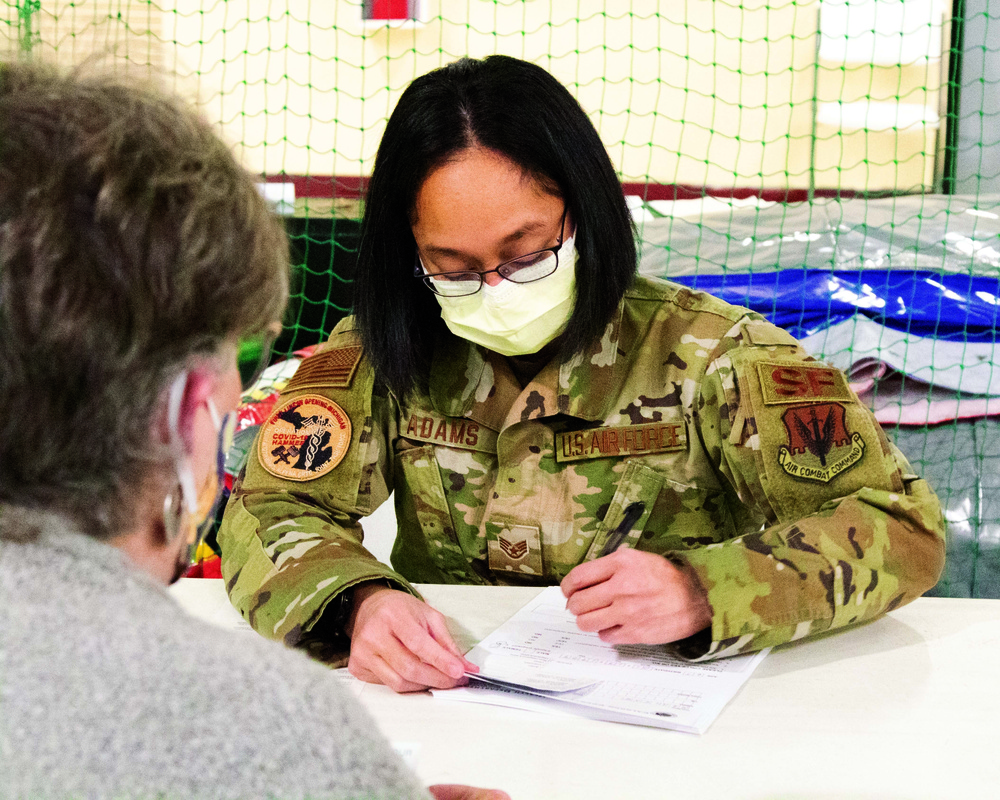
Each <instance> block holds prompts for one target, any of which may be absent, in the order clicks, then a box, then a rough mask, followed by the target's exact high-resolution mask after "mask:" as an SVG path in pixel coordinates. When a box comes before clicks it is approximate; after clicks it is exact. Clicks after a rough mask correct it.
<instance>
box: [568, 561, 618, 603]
mask: <svg viewBox="0 0 1000 800" xmlns="http://www.w3.org/2000/svg"><path fill="white" fill-rule="evenodd" d="M616 567H617V559H616V558H615V556H614V555H613V554H612V555H610V556H604V557H603V558H597V559H595V560H593V561H587V562H585V563H583V564H579V565H578V566H575V567H573V569H571V570H570V571H569V574H568V575H567V576H566V577H565V578H563V579H562V583H560V584H559V588H560V589H562V593H563V596H564V597H566V598H570V597H572V596H573V594H574V592H578V591H580V590H581V589H585V588H587V587H588V586H593V585H594V584H597V583H603V582H604V581H606V580H608V579H609V578H610V577H611V576H612V575H614V573H615V571H616Z"/></svg>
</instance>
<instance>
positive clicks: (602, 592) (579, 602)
mask: <svg viewBox="0 0 1000 800" xmlns="http://www.w3.org/2000/svg"><path fill="white" fill-rule="evenodd" d="M617 597H618V595H617V593H616V592H615V590H614V587H613V586H612V584H611V582H610V581H604V583H598V584H596V585H594V586H588V587H587V588H586V589H580V590H578V591H576V592H574V593H573V596H572V597H570V598H569V600H567V601H566V608H567V610H568V611H569V612H570V613H572V614H574V615H576V616H580V615H581V614H589V613H591V612H593V611H597V610H599V609H602V608H607V607H608V606H610V605H611V604H612V603H613V602H614V601H615V600H616V598H617Z"/></svg>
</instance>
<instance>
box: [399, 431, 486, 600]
mask: <svg viewBox="0 0 1000 800" xmlns="http://www.w3.org/2000/svg"><path fill="white" fill-rule="evenodd" d="M397 458H398V459H399V464H400V467H401V468H402V470H403V475H404V476H405V480H406V486H407V489H408V491H409V492H410V494H411V496H412V501H413V509H414V515H415V516H416V519H417V524H419V525H420V531H421V533H422V534H423V538H424V541H425V543H426V547H427V555H428V556H429V557H430V559H431V561H433V562H434V564H435V566H437V567H438V569H440V570H441V571H442V572H445V573H447V574H449V575H450V576H452V577H453V578H455V579H456V580H457V581H459V582H462V583H481V582H482V581H481V579H480V578H479V577H478V575H477V574H476V573H475V571H474V570H473V568H472V565H471V563H470V560H469V558H468V556H466V554H465V552H464V551H463V550H462V548H461V546H460V545H459V543H458V537H457V535H456V534H455V526H454V525H453V523H452V519H451V509H450V508H449V507H448V500H447V498H446V497H445V493H444V486H443V484H442V483H441V472H440V470H439V469H438V464H437V460H436V459H435V456H434V447H432V446H426V447H415V448H411V449H409V450H404V451H402V452H400V453H398V454H397Z"/></svg>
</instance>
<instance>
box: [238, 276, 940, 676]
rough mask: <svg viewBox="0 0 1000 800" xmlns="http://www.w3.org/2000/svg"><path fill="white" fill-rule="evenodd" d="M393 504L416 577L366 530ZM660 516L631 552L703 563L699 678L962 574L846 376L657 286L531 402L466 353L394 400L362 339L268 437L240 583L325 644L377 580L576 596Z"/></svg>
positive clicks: (495, 362) (282, 625) (251, 494)
mask: <svg viewBox="0 0 1000 800" xmlns="http://www.w3.org/2000/svg"><path fill="white" fill-rule="evenodd" d="M283 409H284V410H283ZM303 454H305V455H303ZM304 459H305V460H304ZM334 464H335V465H334ZM392 491H395V503H396V516H397V520H398V527H399V532H398V535H397V538H396V542H395V546H394V548H393V552H392V562H393V564H394V566H395V568H396V569H397V570H398V573H396V572H394V571H392V570H391V569H390V568H389V567H387V566H385V565H382V564H380V563H378V562H377V561H375V560H374V559H373V558H372V557H371V556H370V555H369V554H368V553H367V551H365V549H364V548H363V547H362V545H361V538H362V534H361V528H360V526H359V524H358V520H359V518H361V517H363V516H365V515H366V514H368V513H370V512H371V511H372V510H374V509H375V508H376V507H377V506H378V505H379V504H380V503H382V502H383V501H384V500H386V498H387V497H388V496H389V493H390V492H392ZM637 502H640V503H642V504H643V505H642V509H643V510H642V513H641V516H639V518H638V520H637V521H636V522H635V524H634V525H633V526H632V528H631V530H630V531H629V533H628V535H627V538H626V539H625V541H624V544H623V545H622V546H629V547H635V548H638V549H641V550H648V551H651V552H655V553H662V554H665V555H667V556H668V557H669V558H671V559H672V560H674V561H675V562H676V563H678V564H681V565H688V566H689V567H690V568H691V569H692V570H693V571H694V574H695V575H696V576H697V578H698V580H699V581H700V582H701V585H702V587H703V588H704V589H705V590H706V591H707V593H708V599H709V602H710V604H711V607H712V612H713V613H712V626H711V631H710V634H711V635H710V637H709V636H708V634H707V633H704V634H703V635H702V636H701V637H699V639H698V641H697V646H696V647H690V646H689V647H688V648H687V652H686V655H688V656H689V657H704V658H709V657H716V656H720V655H731V654H735V653H739V652H744V651H749V650H753V649H757V648H761V647H765V646H768V645H774V644H779V643H781V642H787V641H790V640H793V639H800V638H803V637H805V636H809V635H811V634H815V633H818V632H820V631H824V630H828V629H832V628H837V627H841V626H844V625H848V624H851V623H854V622H858V621H861V620H866V619H871V618H873V617H876V616H878V615H879V614H882V613H883V612H885V611H888V610H891V609H893V608H896V607H897V606H899V605H902V604H903V603H906V602H909V601H911V600H913V599H914V598H916V597H917V596H919V595H920V594H921V593H922V592H924V591H926V590H927V589H928V588H930V587H931V586H933V585H934V583H935V582H936V580H937V578H938V575H939V573H940V570H941V568H942V563H943V558H944V534H943V522H942V518H941V512H940V508H939V505H938V501H937V498H936V497H935V496H934V494H933V492H932V491H931V490H930V488H929V487H928V486H927V484H926V483H925V482H924V481H922V480H920V479H918V478H917V476H915V475H913V474H912V470H911V468H910V466H909V465H908V463H907V462H906V460H905V458H904V457H903V456H902V454H900V453H899V451H898V450H897V449H896V448H895V447H894V446H893V445H891V444H890V443H889V442H888V441H887V439H886V437H885V435H884V434H883V433H882V431H881V429H880V428H879V427H878V424H877V423H876V422H875V421H874V419H873V418H872V415H871V414H870V413H869V411H868V410H867V409H866V408H864V407H863V406H861V405H860V404H859V403H858V402H857V399H856V398H855V396H854V394H853V393H852V392H851V390H850V389H849V387H848V386H847V384H846V381H845V379H844V377H843V375H842V374H841V373H840V372H838V371H836V370H833V369H831V368H830V367H827V366H826V365H824V364H822V363H820V362H817V361H814V360H813V359H811V358H810V357H809V356H808V355H807V354H806V353H805V352H804V351H803V350H802V349H801V347H800V346H799V345H798V344H797V343H796V341H795V340H794V339H793V338H792V337H791V336H789V335H788V334H787V333H785V332H784V331H782V330H780V329H778V328H776V327H774V326H773V325H771V324H770V323H768V322H767V321H766V320H763V319H762V318H761V317H760V316H759V315H757V314H754V313H751V312H748V311H746V309H740V308H734V307H732V306H729V305H727V304H725V303H723V302H722V301H720V300H717V299H715V298H712V297H710V296H708V295H705V294H702V293H699V292H693V291H690V290H688V289H686V288H683V287H679V286H676V285H673V284H669V283H665V282H662V281H653V280H647V279H643V278H640V279H638V280H637V281H636V283H635V285H634V286H633V288H632V289H631V290H630V291H629V292H628V293H627V294H626V297H625V299H624V300H623V302H622V304H621V306H620V312H619V314H618V315H617V316H616V318H615V319H614V321H613V322H612V323H611V324H609V325H608V327H607V330H606V332H605V335H604V336H603V337H602V338H601V339H600V340H599V341H596V342H594V344H593V346H592V347H591V348H590V349H589V350H588V351H587V352H586V353H585V354H584V355H582V356H578V357H576V358H574V359H573V360H571V361H569V362H566V363H560V362H559V361H558V360H556V361H553V362H552V363H550V364H548V365H547V366H546V367H545V368H544V369H542V370H541V372H540V373H539V374H538V375H537V376H536V378H535V379H534V380H533V381H532V382H531V383H530V384H529V385H528V386H527V387H526V388H525V389H524V390H522V389H521V387H520V385H519V384H518V383H517V381H516V380H515V379H514V377H513V375H512V373H511V371H510V369H509V367H508V365H507V362H506V361H505V360H504V359H503V358H501V357H499V356H497V355H496V354H494V353H491V352H487V351H484V350H482V349H480V348H478V347H476V346H473V345H471V344H469V343H468V342H466V341H464V340H461V339H459V338H456V337H453V336H450V335H445V336H444V337H443V338H442V339H441V341H440V342H439V344H438V347H437V349H436V351H435V355H434V360H433V366H432V370H431V375H430V380H429V388H428V390H427V391H426V392H422V393H418V394H416V396H414V397H413V398H412V399H411V400H409V401H408V402H407V403H406V404H404V405H400V404H399V402H398V401H397V400H396V399H395V398H394V397H392V396H389V395H385V394H374V395H373V392H372V372H371V370H370V368H369V367H368V366H367V363H366V361H365V359H364V358H363V357H362V354H361V352H360V347H359V345H358V337H357V335H356V333H355V332H354V330H353V329H352V320H351V319H350V318H348V319H346V320H344V321H343V322H342V323H341V324H340V325H339V326H338V327H337V329H336V331H335V332H334V333H333V335H332V336H331V338H330V341H329V343H328V344H327V345H326V347H325V349H324V350H323V351H322V352H321V353H319V354H317V355H315V356H313V358H312V359H309V360H307V361H305V362H303V364H302V366H301V367H300V368H299V372H298V373H297V374H296V376H295V378H294V379H293V381H292V382H291V383H290V384H289V386H288V388H287V389H286V390H285V393H284V394H283V396H282V399H281V402H280V403H279V406H278V407H277V410H276V412H275V415H273V416H272V417H271V419H270V420H269V421H268V423H267V424H266V425H265V426H264V428H263V430H262V435H261V437H260V440H259V446H258V450H257V457H256V458H255V457H253V456H252V457H251V461H250V463H249V464H248V467H247V471H246V474H245V477H244V479H243V481H242V483H241V485H240V486H239V487H238V488H237V490H236V491H235V492H234V495H233V497H232V499H231V500H230V503H229V508H228V509H227V512H226V517H225V520H224V524H223V528H222V531H221V533H220V537H219V541H220V543H221V545H222V549H223V575H224V577H225V579H226V580H227V586H228V587H229V591H230V597H231V599H232V601H233V603H234V605H236V607H237V608H239V609H240V611H241V612H242V613H243V615H244V616H245V617H246V618H247V619H248V620H249V621H250V623H251V624H252V625H253V627H254V628H256V629H257V630H258V631H260V632H261V633H262V634H264V635H265V636H268V637H270V638H276V639H282V640H284V641H285V642H287V643H289V644H302V643H303V642H308V640H309V638H310V636H309V631H310V629H311V628H312V626H313V625H314V624H315V622H316V620H317V619H318V618H319V617H320V615H321V614H322V613H323V612H324V609H326V608H327V607H328V606H329V604H330V603H331V601H332V600H333V599H334V598H335V597H337V595H339V594H340V593H341V592H343V591H344V590H345V589H346V588H347V587H349V586H351V585H353V584H356V583H358V582H361V581H366V580H371V579H378V578H384V579H387V580H389V581H390V582H391V583H392V584H393V585H395V586H397V587H398V588H403V589H406V590H408V591H413V589H412V587H411V586H410V584H409V583H408V581H414V582H426V583H467V584H515V583H516V584H524V583H537V584H551V583H556V582H558V581H560V580H561V579H562V578H563V577H564V576H565V575H566V574H567V573H568V572H569V571H570V569H572V568H573V567H574V566H575V565H577V564H579V563H581V562H582V561H585V560H588V559H592V558H595V557H597V556H598V555H599V554H600V551H601V549H602V547H603V545H604V542H605V540H606V539H607V537H608V535H609V532H610V531H612V530H613V529H614V528H615V527H616V526H617V525H618V523H619V521H620V520H621V518H622V517H623V515H624V509H625V508H626V507H628V506H630V505H631V504H633V503H637ZM328 618H329V615H328V617H327V619H328ZM687 644H688V645H692V643H691V642H688V643H687ZM683 650H684V648H682V652H683Z"/></svg>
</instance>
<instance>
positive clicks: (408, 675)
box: [380, 634, 465, 689]
mask: <svg viewBox="0 0 1000 800" xmlns="http://www.w3.org/2000/svg"><path fill="white" fill-rule="evenodd" d="M425 639H426V640H427V641H431V642H432V643H433V640H432V639H431V638H430V637H429V636H427V635H426V634H425ZM435 646H436V645H435ZM442 652H443V651H442ZM380 655H381V656H382V658H383V659H385V661H386V662H387V663H388V665H389V666H390V667H391V668H392V669H393V671H395V672H396V673H397V674H398V675H399V676H400V677H401V678H402V679H403V680H405V681H408V682H410V683H413V684H415V685H419V686H420V687H421V688H423V689H427V688H431V689H452V688H454V687H455V686H457V685H458V683H459V682H461V681H464V679H465V670H464V669H461V668H460V669H459V674H458V675H451V674H448V673H445V672H442V671H441V670H439V669H438V668H437V667H436V666H434V665H433V664H430V663H428V662H426V661H425V660H424V659H423V657H422V656H421V655H420V654H419V653H417V652H414V651H413V650H412V649H411V648H410V647H408V646H407V644H406V643H405V642H401V641H399V640H398V639H397V640H395V641H394V642H393V643H391V644H389V645H387V646H386V647H385V648H384V649H383V651H382V653H381V654H380ZM449 657H451V656H449ZM459 664H461V662H460V661H459Z"/></svg>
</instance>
